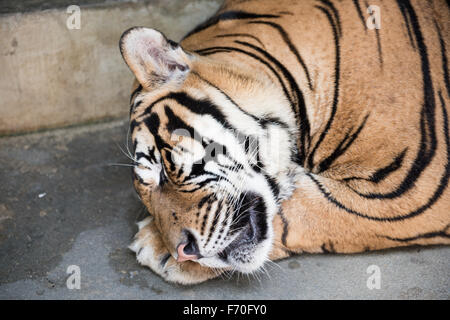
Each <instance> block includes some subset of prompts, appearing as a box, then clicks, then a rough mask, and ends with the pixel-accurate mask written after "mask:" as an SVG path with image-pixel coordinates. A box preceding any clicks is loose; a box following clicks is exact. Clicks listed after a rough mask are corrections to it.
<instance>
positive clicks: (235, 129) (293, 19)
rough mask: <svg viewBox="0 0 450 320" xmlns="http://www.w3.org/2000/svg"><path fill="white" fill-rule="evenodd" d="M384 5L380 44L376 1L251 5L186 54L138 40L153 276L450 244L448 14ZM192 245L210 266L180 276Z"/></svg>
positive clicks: (143, 190) (404, 0)
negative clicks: (185, 249)
mask: <svg viewBox="0 0 450 320" xmlns="http://www.w3.org/2000/svg"><path fill="white" fill-rule="evenodd" d="M370 5H376V6H378V7H379V8H380V12H381V22H382V23H381V28H380V29H373V30H372V29H369V28H368V27H367V24H366V20H367V19H368V18H369V13H368V12H369V11H370V10H369V11H368V3H367V2H364V1H362V0H353V1H351V0H345V1H336V0H307V1H306V0H305V1H290V0H280V1H271V0H258V1H257V0H248V1H238V0H237V1H225V4H224V5H223V7H222V8H221V9H220V10H219V12H218V13H217V14H216V15H215V16H213V17H212V18H210V19H209V20H206V21H205V22H204V23H202V24H200V25H199V26H198V27H197V28H195V29H194V30H192V31H191V32H189V33H188V34H187V35H186V37H185V38H184V39H183V40H182V42H181V43H180V45H179V44H176V43H174V42H172V41H170V40H167V39H166V38H165V37H164V36H163V35H162V34H161V33H159V32H157V31H155V30H152V29H145V28H134V29H131V30H128V31H127V32H125V34H124V35H123V36H122V39H121V51H122V55H123V56H124V59H125V61H126V62H127V64H128V66H129V67H130V69H131V70H132V71H133V72H134V74H135V75H136V78H137V80H138V81H136V85H135V88H134V90H133V93H132V97H131V111H130V115H131V132H132V140H133V143H134V146H135V154H134V161H135V168H134V171H133V175H134V178H135V179H134V184H135V187H136V189H137V191H138V193H139V195H140V197H141V199H142V201H143V202H144V204H145V205H146V206H147V208H148V210H149V212H150V214H151V215H152V216H153V220H151V221H149V222H148V223H147V224H146V226H145V227H142V228H140V231H139V233H138V234H137V236H136V240H135V242H134V243H133V245H132V249H133V250H134V251H136V253H137V255H138V260H139V261H140V262H141V263H143V264H146V265H149V266H150V267H151V268H152V269H153V270H155V271H156V272H157V273H159V274H161V275H162V276H163V277H164V278H165V279H168V280H169V281H175V282H179V283H195V282H201V281H204V280H206V279H208V278H212V277H215V276H217V274H220V273H222V272H224V271H225V270H237V271H240V272H253V271H255V270H257V269H258V268H260V267H261V266H262V265H263V263H264V262H265V261H266V260H267V259H271V260H276V259H280V258H283V257H287V256H289V255H291V254H292V253H300V252H325V253H329V252H332V253H335V252H336V253H354V252H362V251H367V250H378V249H384V248H391V247H398V246H407V245H431V244H449V243H450V230H449V228H450V188H449V187H448V184H449V178H450V134H449V120H448V113H449V105H450V101H449V100H450V82H449V75H448V72H449V68H448V59H449V57H448V51H447V48H446V47H447V45H448V39H450V23H449V22H450V10H449V7H448V2H447V3H446V2H445V1H441V0H433V1H418V0H415V1H414V0H397V1H394V0H392V1H386V0H385V1H380V0H374V1H371V2H370ZM150 233H151V234H152V236H151V239H153V240H152V241H151V242H148V241H147V242H146V241H145V239H148V237H150ZM155 234H157V236H155ZM187 235H190V236H192V237H193V238H194V239H196V242H197V245H198V249H199V252H200V257H201V258H199V259H198V260H197V261H196V262H192V261H188V262H182V263H177V262H176V261H175V260H176V258H177V252H176V247H177V245H178V244H179V243H180V241H181V242H182V241H185V240H186V237H187ZM147 246H151V247H152V250H143V249H145V248H146V247H147ZM149 252H150V253H149ZM143 261H144V262H143ZM145 261H147V262H145ZM148 261H152V262H151V263H150V262H148ZM157 261H163V263H162V264H161V263H158V264H156V262H157ZM155 265H158V266H160V267H158V268H156V267H155Z"/></svg>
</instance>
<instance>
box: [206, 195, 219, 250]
mask: <svg viewBox="0 0 450 320" xmlns="http://www.w3.org/2000/svg"><path fill="white" fill-rule="evenodd" d="M221 211H222V201H220V202H219V203H218V204H217V209H216V212H215V213H214V218H213V221H212V225H211V229H209V234H208V238H207V239H206V242H205V247H206V246H207V245H208V243H209V241H211V237H212V235H213V234H214V231H215V230H216V226H217V221H219V216H220V212H221Z"/></svg>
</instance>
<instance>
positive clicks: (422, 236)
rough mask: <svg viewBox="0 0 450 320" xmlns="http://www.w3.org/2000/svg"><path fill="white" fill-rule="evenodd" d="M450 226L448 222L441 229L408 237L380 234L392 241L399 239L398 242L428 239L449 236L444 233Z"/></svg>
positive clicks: (449, 236)
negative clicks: (392, 236)
mask: <svg viewBox="0 0 450 320" xmlns="http://www.w3.org/2000/svg"><path fill="white" fill-rule="evenodd" d="M449 227H450V224H448V225H447V226H446V227H445V228H444V230H442V231H435V232H427V233H421V234H418V235H417V236H414V237H408V238H391V237H389V236H380V237H383V238H386V239H389V240H392V241H399V242H409V241H413V240H419V239H430V238H436V237H443V238H450V235H449V234H447V233H446V231H447V229H448V228H449Z"/></svg>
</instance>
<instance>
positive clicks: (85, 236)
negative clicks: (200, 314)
mask: <svg viewBox="0 0 450 320" xmlns="http://www.w3.org/2000/svg"><path fill="white" fill-rule="evenodd" d="M126 127H127V125H126V122H125V121H118V122H114V123H109V124H97V125H92V126H85V127H79V128H72V129H65V130H55V131H51V132H47V133H40V134H33V135H27V136H19V137H9V138H2V139H0V181H1V184H0V299H17V298H20V299H23V298H25V299H30V298H33V299H90V298H95V299H309V298H311V299H320V298H326V299H349V298H353V299H380V298H385V299H427V298H429V299H437V298H441V299H449V298H450V248H448V247H432V248H410V249H403V250H388V251H382V252H373V253H367V254H358V255H302V256H296V257H292V258H289V259H285V260H283V261H280V262H277V263H276V264H268V265H267V266H266V272H261V273H258V274H256V275H254V276H250V277H247V276H242V275H234V276H233V277H232V278H231V279H217V280H213V281H210V282H207V283H204V284H201V285H197V286H189V287H182V286H177V285H172V284H169V283H166V282H164V281H163V280H162V279H160V278H159V277H158V276H156V275H155V274H153V273H152V272H151V271H150V270H149V269H146V268H144V267H141V266H139V265H138V264H137V262H136V260H135V258H134V255H133V254H132V252H131V251H130V250H128V249H127V245H128V244H129V243H130V241H131V238H132V237H133V235H134V233H135V232H136V226H135V221H136V220H137V219H138V218H139V216H141V217H142V216H143V215H145V212H143V208H142V205H141V204H140V203H139V201H138V199H137V196H136V195H135V193H134V190H133V188H132V185H131V175H130V168H128V167H120V166H112V165H111V164H113V163H127V158H126V157H125V156H124V154H123V153H122V152H121V150H120V148H123V149H125V148H126V147H125V141H126V133H127V129H126ZM70 265H77V266H79V267H80V271H81V289H79V290H77V289H73V290H70V289H68V288H67V286H66V280H67V277H68V276H69V275H68V274H67V268H68V267H69V266H70ZM370 265H377V266H379V267H380V270H381V289H379V290H377V289H373V290H370V289H368V287H367V279H368V277H369V276H370V274H368V273H367V268H368V267H369V266H370Z"/></svg>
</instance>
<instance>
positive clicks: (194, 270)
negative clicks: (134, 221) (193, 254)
mask: <svg viewBox="0 0 450 320" xmlns="http://www.w3.org/2000/svg"><path fill="white" fill-rule="evenodd" d="M138 227H139V231H138V233H137V234H136V236H135V237H134V241H133V243H132V244H131V245H130V246H129V248H130V249H131V250H132V251H134V252H135V253H136V258H137V260H138V262H139V263H140V264H141V265H144V266H147V267H149V268H150V269H152V270H153V271H154V272H155V273H157V274H158V275H160V276H161V277H163V278H164V279H165V280H166V281H169V282H175V283H179V284H196V283H200V282H203V281H206V280H208V279H211V278H215V277H216V276H217V274H216V273H214V271H213V270H212V269H210V268H206V267H202V266H201V265H200V264H198V263H196V262H193V261H185V262H177V261H176V260H175V259H174V258H173V256H172V255H171V254H170V253H169V251H168V250H167V249H166V248H165V246H164V244H163V241H162V239H161V236H160V234H159V231H158V229H157V228H156V225H155V222H154V219H153V218H152V217H148V218H146V219H144V220H142V221H141V222H138Z"/></svg>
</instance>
